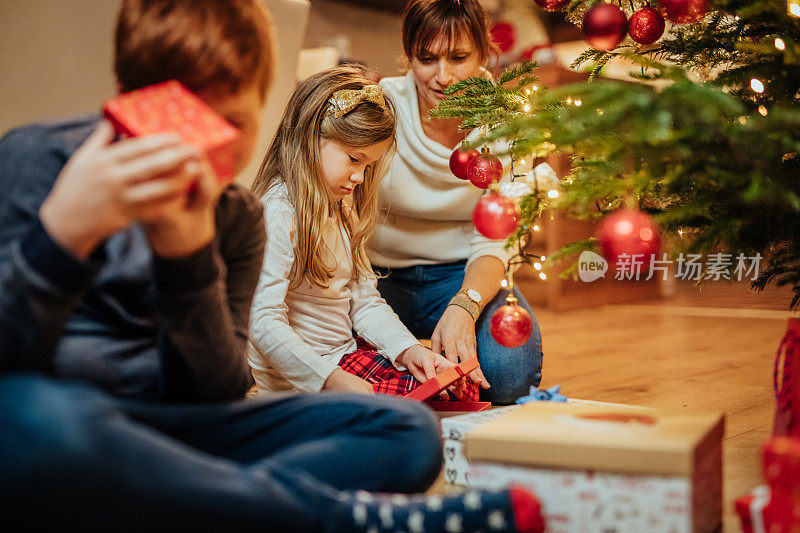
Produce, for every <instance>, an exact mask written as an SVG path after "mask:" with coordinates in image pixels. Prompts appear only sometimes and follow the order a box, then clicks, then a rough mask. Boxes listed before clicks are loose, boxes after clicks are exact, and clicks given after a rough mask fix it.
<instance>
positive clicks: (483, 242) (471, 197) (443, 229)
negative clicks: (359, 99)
mask: <svg viewBox="0 0 800 533" xmlns="http://www.w3.org/2000/svg"><path fill="white" fill-rule="evenodd" d="M380 87H381V89H383V92H384V94H385V95H386V96H387V97H389V98H390V99H391V100H392V103H393V104H394V108H395V113H396V114H397V130H396V133H397V152H396V154H395V156H394V157H393V158H392V162H391V165H390V168H389V171H388V173H387V175H386V176H385V177H384V178H383V180H382V181H381V185H380V202H381V212H380V214H379V215H378V223H377V227H376V230H375V234H374V235H373V237H372V238H371V239H370V241H369V243H368V248H367V249H368V254H369V259H370V261H371V262H372V264H373V265H376V266H382V267H393V268H403V267H408V266H413V265H429V264H437V263H450V262H455V261H461V260H463V259H467V265H469V264H470V263H471V262H472V261H474V260H475V259H477V258H478V257H481V256H484V255H489V256H494V257H497V258H498V259H500V260H501V261H502V262H503V263H507V262H508V260H509V258H510V257H511V255H512V251H510V250H505V249H504V248H503V246H504V244H505V241H502V240H491V239H487V238H485V237H484V236H482V235H481V234H480V233H478V232H477V231H475V228H474V226H473V223H472V211H473V210H474V209H475V205H476V204H477V203H478V200H479V199H480V197H481V195H482V194H484V191H482V190H481V189H478V188H477V187H475V186H473V185H472V184H471V183H470V182H469V181H465V180H461V179H458V178H457V177H455V176H454V175H453V174H452V173H451V172H450V155H451V154H452V153H453V150H452V149H451V148H448V147H446V146H444V145H442V144H440V143H438V142H436V141H434V140H433V139H431V138H429V137H428V136H427V135H425V133H424V132H423V130H422V124H421V122H420V116H419V107H418V103H417V90H416V86H415V85H414V78H413V73H412V72H410V71H409V73H408V74H406V75H405V76H403V77H397V78H384V79H382V80H381V82H380ZM474 135H477V132H475V133H474V134H473V135H471V136H470V138H472V137H473V136H474ZM504 165H505V163H504Z"/></svg>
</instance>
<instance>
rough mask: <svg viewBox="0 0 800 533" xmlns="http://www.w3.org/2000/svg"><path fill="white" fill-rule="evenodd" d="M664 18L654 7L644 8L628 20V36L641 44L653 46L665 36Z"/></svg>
mask: <svg viewBox="0 0 800 533" xmlns="http://www.w3.org/2000/svg"><path fill="white" fill-rule="evenodd" d="M665 26H666V23H665V22H664V17H662V16H661V14H660V13H659V12H658V11H656V10H655V9H653V8H652V7H643V8H642V9H640V10H638V11H636V12H634V13H633V15H631V18H630V19H629V20H628V35H630V36H631V39H633V40H634V41H636V42H637V43H639V44H653V43H654V42H656V41H657V40H659V39H660V38H661V36H662V35H664V28H665Z"/></svg>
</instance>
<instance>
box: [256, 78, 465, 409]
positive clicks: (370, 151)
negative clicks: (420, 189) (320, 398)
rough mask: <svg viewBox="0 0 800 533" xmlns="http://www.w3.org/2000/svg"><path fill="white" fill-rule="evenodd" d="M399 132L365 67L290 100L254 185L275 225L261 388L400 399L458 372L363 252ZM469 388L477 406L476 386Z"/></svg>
mask: <svg viewBox="0 0 800 533" xmlns="http://www.w3.org/2000/svg"><path fill="white" fill-rule="evenodd" d="M394 127H395V119H394V113H393V112H392V109H391V107H390V105H389V104H388V103H387V102H386V100H385V99H384V97H383V93H382V92H381V90H380V89H379V88H378V86H377V85H375V84H374V83H373V82H372V81H370V80H369V78H367V77H366V76H365V73H364V71H363V70H361V69H358V68H355V67H340V68H335V69H331V70H327V71H324V72H321V73H319V74H316V75H314V76H312V77H310V78H309V79H307V80H306V81H305V82H303V83H302V84H301V85H300V86H299V87H298V89H297V90H296V91H295V93H294V95H293V96H292V98H291V100H290V101H289V104H288V106H287V109H286V111H285V113H284V115H283V119H282V121H281V124H280V126H279V128H278V132H277V134H276V136H275V139H274V141H273V142H272V145H271V146H270V148H269V150H268V151H267V154H266V156H265V158H264V162H263V163H262V165H261V168H260V170H259V173H258V177H257V178H256V180H255V182H254V184H253V190H254V192H255V193H256V195H258V196H260V197H261V201H262V203H263V205H264V214H265V219H266V228H267V245H266V250H265V253H264V262H263V266H262V269H261V278H260V281H259V284H258V287H257V289H256V294H255V297H254V299H253V308H252V314H251V320H250V332H251V335H250V337H251V344H252V349H251V350H250V365H251V367H252V369H253V376H254V377H255V380H256V383H257V385H258V389H259V391H261V392H266V391H283V390H292V389H294V390H298V391H302V392H318V391H320V390H326V391H350V392H363V393H372V392H373V391H376V392H381V393H388V394H400V395H402V394H405V393H406V392H408V391H410V390H412V389H413V388H415V387H416V386H418V385H419V383H420V382H422V381H425V380H426V379H428V378H430V377H433V376H434V375H435V374H436V373H438V372H441V371H442V370H445V369H447V368H449V367H451V366H453V364H452V363H451V362H449V361H447V359H445V358H444V357H442V356H441V355H439V354H436V353H434V352H432V351H430V350H428V349H426V348H424V347H423V346H422V345H420V343H419V342H418V341H417V339H416V338H415V337H414V336H413V335H411V333H409V331H408V330H407V329H406V328H405V326H403V324H402V323H401V322H400V320H399V319H398V318H397V315H395V314H394V312H393V311H392V310H391V309H390V308H389V306H388V305H386V303H385V302H384V300H383V299H381V297H380V295H379V294H378V291H377V289H376V286H375V276H374V275H373V273H372V270H371V268H370V265H369V261H368V259H367V257H366V253H365V250H364V246H365V242H366V240H367V238H368V237H369V235H370V234H371V232H372V229H373V227H374V225H375V217H376V213H377V186H378V181H379V179H380V177H381V175H382V174H383V173H384V171H385V167H386V163H387V154H388V153H389V152H390V150H391V149H392V147H393V143H394ZM353 330H355V332H356V333H357V334H358V335H359V336H360V337H361V339H363V340H364V341H366V342H365V343H360V344H359V343H357V341H356V339H355V338H354V337H353ZM415 378H416V379H415ZM461 389H462V390H461V391H459V393H458V395H459V396H461V397H464V398H465V399H477V386H476V385H475V384H474V383H472V382H469V383H467V382H464V383H462V384H461ZM445 396H446V393H445Z"/></svg>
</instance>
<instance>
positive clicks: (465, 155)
mask: <svg viewBox="0 0 800 533" xmlns="http://www.w3.org/2000/svg"><path fill="white" fill-rule="evenodd" d="M477 155H480V152H478V151H477V150H470V151H468V152H464V151H462V150H461V148H456V149H455V150H453V153H452V154H450V172H452V173H453V175H454V176H455V177H457V178H458V179H462V180H468V179H469V176H468V175H467V169H468V168H469V163H470V161H472V159H473V158H474V157H475V156H477Z"/></svg>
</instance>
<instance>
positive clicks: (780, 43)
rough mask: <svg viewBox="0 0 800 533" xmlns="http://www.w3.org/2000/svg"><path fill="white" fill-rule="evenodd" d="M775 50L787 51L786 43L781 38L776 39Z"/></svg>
mask: <svg viewBox="0 0 800 533" xmlns="http://www.w3.org/2000/svg"><path fill="white" fill-rule="evenodd" d="M775 48H777V49H778V50H786V43H785V42H783V39H781V38H780V37H775Z"/></svg>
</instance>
